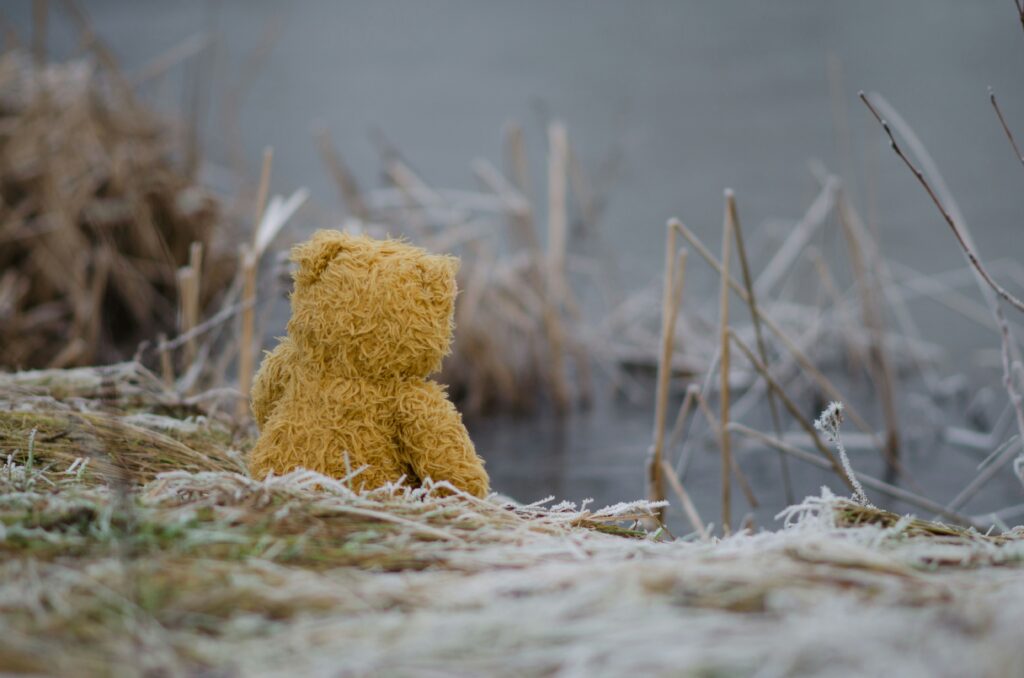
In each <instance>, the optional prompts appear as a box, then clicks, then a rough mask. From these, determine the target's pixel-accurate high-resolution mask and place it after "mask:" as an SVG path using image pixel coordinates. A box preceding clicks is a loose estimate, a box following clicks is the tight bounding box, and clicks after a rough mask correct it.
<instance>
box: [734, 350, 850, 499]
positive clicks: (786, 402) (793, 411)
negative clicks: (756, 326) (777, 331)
mask: <svg viewBox="0 0 1024 678" xmlns="http://www.w3.org/2000/svg"><path fill="white" fill-rule="evenodd" d="M729 336H731V337H732V340H733V342H735V344H736V346H738V347H739V349H740V350H741V351H742V352H743V355H745V356H746V358H747V360H749V361H750V364H751V365H753V366H754V369H755V370H757V371H758V372H759V373H760V374H761V376H762V377H763V378H764V380H765V382H767V384H768V386H769V388H771V389H772V390H774V391H775V392H776V393H777V394H778V395H779V399H780V400H782V404H783V406H785V408H786V409H787V410H788V411H789V414H790V415H791V416H792V417H793V418H794V419H795V420H796V422H797V423H798V424H800V428H802V429H803V430H804V432H805V433H807V435H809V436H810V437H811V440H813V441H814V446H815V447H816V448H817V449H818V451H819V452H821V454H822V456H823V457H825V459H827V460H828V462H829V464H830V465H831V467H832V470H833V471H835V472H836V475H838V476H839V478H840V479H841V480H842V481H843V483H844V484H845V485H846V486H847V487H848V488H849V489H850V491H851V492H852V491H853V484H852V483H851V482H850V479H849V478H847V477H846V473H845V471H844V470H843V466H842V464H840V463H839V460H838V459H836V457H835V455H834V454H832V450H830V449H828V446H827V445H825V443H823V442H822V441H821V437H820V436H819V435H818V431H817V430H815V428H814V426H813V425H812V424H811V423H810V422H809V421H807V418H806V417H804V416H803V414H802V413H801V412H800V408H799V407H797V405H796V403H794V402H793V400H792V399H791V398H790V397H789V396H788V395H787V394H786V391H785V390H784V389H783V388H782V386H780V385H779V383H778V382H777V381H775V379H774V378H773V377H772V376H771V374H769V372H768V368H767V367H766V366H765V365H764V364H763V363H762V362H761V361H760V360H758V359H757V356H755V355H754V352H753V351H751V350H750V347H749V346H747V345H746V344H745V343H744V342H743V340H742V339H740V338H739V336H737V335H736V333H735V332H732V331H731V330H730V332H729Z"/></svg>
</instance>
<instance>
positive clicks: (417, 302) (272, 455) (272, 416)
mask: <svg viewBox="0 0 1024 678" xmlns="http://www.w3.org/2000/svg"><path fill="white" fill-rule="evenodd" d="M292 261H294V262H295V263H296V264H298V270H297V271H296V273H295V290H294V292H293V293H292V297H291V304H292V317H291V320H290V321H289V322H288V336H287V337H284V338H283V339H282V340H281V342H280V343H279V344H278V345H277V348H275V349H274V350H273V352H271V353H270V354H268V355H267V357H266V358H265V359H264V360H263V364H262V366H261V367H260V370H259V373H258V374H257V375H256V381H255V383H254V385H253V389H252V409H253V413H254V414H255V416H256V423H257V424H258V425H259V428H260V437H259V440H258V441H257V442H256V446H255V448H254V449H253V451H252V456H251V458H250V461H249V468H250V471H251V472H252V474H253V476H255V477H258V478H259V477H263V476H265V475H266V474H267V473H269V472H271V471H273V472H274V473H276V474H283V473H287V472H288V471H291V470H293V469H296V468H299V467H302V468H307V469H311V470H314V471H319V472H320V473H323V474H325V475H329V476H333V477H336V478H340V477H344V476H345V475H346V474H347V473H349V472H350V471H351V470H355V469H357V468H359V467H361V466H364V465H365V466H367V468H366V470H365V471H363V472H362V473H360V474H359V475H358V476H356V477H355V479H354V480H353V484H354V485H356V486H360V485H362V486H363V487H366V488H375V487H379V486H381V485H383V484H385V483H387V482H389V481H397V480H398V479H399V478H401V477H403V476H404V477H405V478H406V480H407V481H408V482H410V483H414V484H415V483H419V482H420V481H422V480H423V479H425V478H428V477H429V478H432V479H433V480H435V481H441V480H447V481H449V482H451V483H452V484H453V485H454V486H455V487H457V488H459V489H461V490H464V491H465V492H468V493H470V494H473V495H476V496H478V497H482V496H485V495H486V494H487V492H488V479H487V473H486V471H484V468H483V461H482V460H481V459H480V457H478V456H477V454H476V451H475V450H474V449H473V443H472V441H470V439H469V435H468V434H467V433H466V428H465V427H464V426H463V425H462V417H461V416H460V415H459V413H458V411H457V410H456V409H455V406H454V405H452V403H451V402H450V401H449V400H448V398H447V397H446V395H445V390H444V388H443V387H442V386H440V385H438V384H437V383H435V382H433V381H430V380H428V379H427V376H428V375H430V374H431V373H433V372H436V371H437V370H438V369H439V368H440V366H441V360H442V358H443V357H444V356H445V355H446V354H447V353H448V350H449V345H450V343H451V336H452V327H453V321H452V314H453V310H454V304H455V294H456V288H455V274H456V271H457V270H458V265H459V260H458V259H456V258H455V257H449V256H439V255H433V254H428V253H427V252H426V251H424V250H422V249H420V248H418V247H413V246H411V245H408V244H406V243H403V242H400V241H396V240H375V239H373V238H370V237H367V236H356V235H349V234H346V233H341V232H339V231H318V232H317V233H316V234H315V235H314V236H313V238H312V239H311V240H310V241H308V242H306V243H303V244H301V245H298V246H296V247H295V248H293V249H292Z"/></svg>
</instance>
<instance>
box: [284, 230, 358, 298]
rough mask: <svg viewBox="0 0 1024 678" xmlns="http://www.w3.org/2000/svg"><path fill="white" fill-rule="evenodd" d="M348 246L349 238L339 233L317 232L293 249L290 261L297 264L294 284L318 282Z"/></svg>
mask: <svg viewBox="0 0 1024 678" xmlns="http://www.w3.org/2000/svg"><path fill="white" fill-rule="evenodd" d="M350 245H351V243H350V237H349V236H347V235H345V234H344V233H341V232H340V231H317V232H316V233H315V234H314V235H313V237H312V238H311V239H310V240H308V241H306V242H304V243H302V244H301V245H296V246H295V247H293V248H292V252H291V260H292V261H293V262H295V263H296V264H298V270H297V271H296V272H295V282H296V283H298V284H302V285H310V284H312V283H315V282H316V281H318V280H320V276H322V275H323V273H324V271H325V270H327V266H328V265H329V264H330V263H331V261H333V260H334V258H335V257H337V256H338V255H339V254H341V253H342V252H344V251H345V250H347V249H350Z"/></svg>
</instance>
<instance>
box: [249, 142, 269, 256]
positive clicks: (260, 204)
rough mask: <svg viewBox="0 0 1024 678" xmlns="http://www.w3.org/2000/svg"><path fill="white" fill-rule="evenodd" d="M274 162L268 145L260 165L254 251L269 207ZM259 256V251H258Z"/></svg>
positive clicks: (254, 219) (254, 220)
mask: <svg viewBox="0 0 1024 678" xmlns="http://www.w3.org/2000/svg"><path fill="white" fill-rule="evenodd" d="M273 164H274V149H273V148H271V147H270V146H267V147H266V148H264V149H263V163H262V165H261V166H260V183H259V186H258V187H257V188H256V205H255V212H254V214H253V227H252V244H253V248H254V250H253V251H254V252H256V250H255V248H256V246H257V242H258V240H257V239H258V238H259V233H260V222H262V221H263V212H264V211H265V210H266V209H267V198H268V197H269V195H270V170H271V168H272V167H273ZM256 253H257V256H258V255H259V252H256Z"/></svg>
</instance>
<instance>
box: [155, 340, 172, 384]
mask: <svg viewBox="0 0 1024 678" xmlns="http://www.w3.org/2000/svg"><path fill="white" fill-rule="evenodd" d="M156 342H157V347H158V350H159V352H160V375H161V376H162V377H163V380H164V385H166V386H167V387H168V388H172V387H173V386H174V364H173V363H172V362H171V351H170V350H169V349H168V348H167V335H166V334H164V333H163V332H161V333H160V334H158V335H157V336H156Z"/></svg>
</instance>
